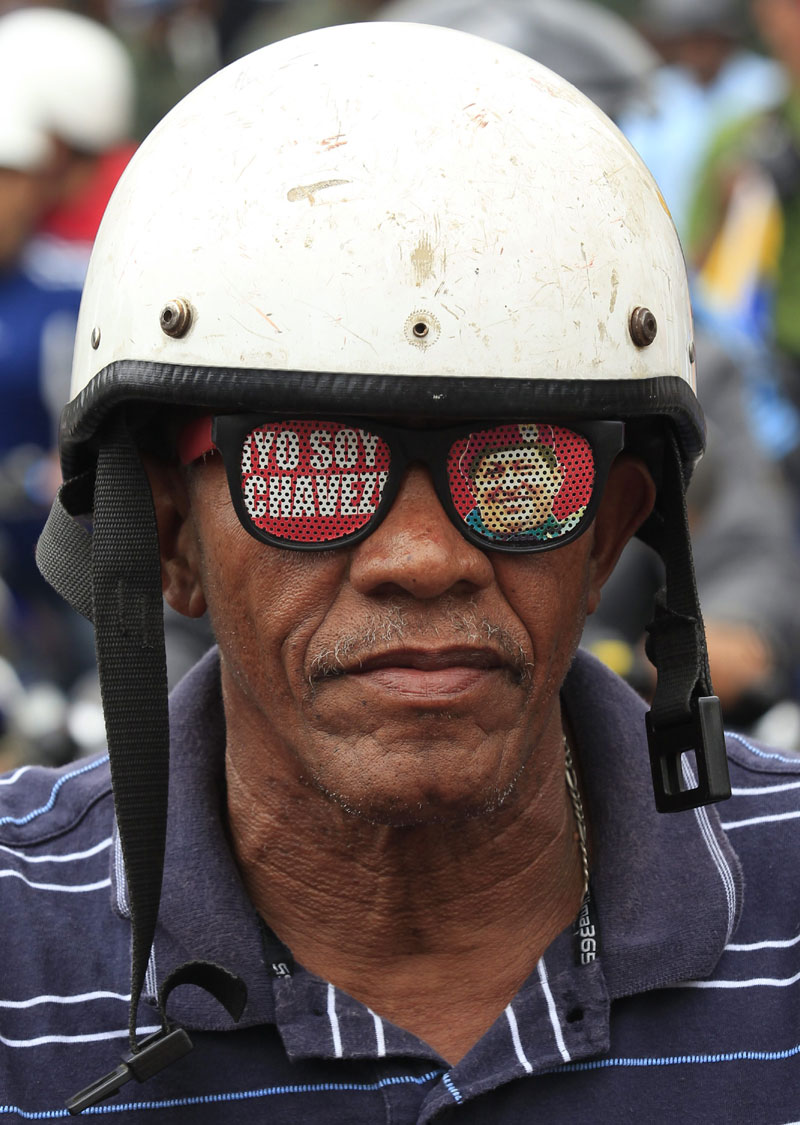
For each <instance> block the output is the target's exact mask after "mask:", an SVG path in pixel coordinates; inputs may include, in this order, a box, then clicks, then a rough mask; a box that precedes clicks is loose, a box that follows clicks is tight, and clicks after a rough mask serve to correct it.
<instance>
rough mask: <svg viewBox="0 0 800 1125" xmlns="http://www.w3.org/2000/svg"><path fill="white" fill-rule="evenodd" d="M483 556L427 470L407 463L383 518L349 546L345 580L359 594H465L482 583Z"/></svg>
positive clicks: (488, 568)
mask: <svg viewBox="0 0 800 1125" xmlns="http://www.w3.org/2000/svg"><path fill="white" fill-rule="evenodd" d="M493 578H494V570H493V567H492V564H491V562H490V560H489V558H488V556H487V555H486V554H485V553H484V552H483V551H481V550H480V549H479V548H478V547H476V546H474V545H473V544H472V543H470V542H468V541H467V540H466V539H465V538H464V536H463V535H461V533H460V532H459V531H458V529H457V528H455V527H454V526H453V524H452V522H451V521H450V518H449V516H448V515H447V513H446V512H445V510H444V508H443V507H442V505H441V504H440V502H439V498H438V496H437V495H436V490H435V489H434V487H433V482H432V481H431V478H430V474H429V473H428V470H427V469H425V468H423V467H422V466H420V465H414V466H412V467H411V468H410V469H409V470H408V472H407V473H406V475H405V477H404V478H403V481H402V483H401V485H400V489H399V491H398V493H397V496H396V497H395V499H394V503H393V504H392V507H391V509H390V511H389V514H388V515H387V516H386V518H385V519H384V520H383V522H382V523H381V524H380V525H379V526H378V527H377V528H376V529H375V531H373V533H372V534H371V535H369V536H367V538H366V539H363V540H362V541H361V542H360V543H359V544H358V545H357V546H356V547H355V548H354V550H353V556H352V560H351V563H350V582H351V583H352V585H353V586H354V587H355V588H356V589H357V590H359V591H360V592H361V593H365V594H373V595H374V594H392V593H397V592H398V591H403V592H405V593H409V594H412V595H413V596H414V597H416V598H423V599H425V598H436V597H439V596H440V595H441V594H445V593H456V594H463V595H467V596H469V595H470V594H473V593H476V592H477V591H478V590H480V589H482V588H484V587H486V586H488V585H489V584H490V583H491V582H492V581H493Z"/></svg>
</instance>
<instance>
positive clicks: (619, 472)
mask: <svg viewBox="0 0 800 1125" xmlns="http://www.w3.org/2000/svg"><path fill="white" fill-rule="evenodd" d="M655 499H656V486H655V484H654V483H653V478H652V477H651V476H650V471H649V469H648V468H647V466H646V465H645V463H644V461H642V459H641V458H640V457H636V456H634V455H633V454H631V453H621V454H620V455H619V456H618V457H617V459H616V460H615V461H614V464H613V465H612V466H611V470H610V472H609V474H608V480H607V481H606V486H605V489H604V491H603V496H602V499H601V501H600V505H599V507H598V509H597V515H596V516H595V520H594V538H593V545H592V554H591V559H590V573H589V598H588V604H587V612H588V613H594V611H595V610H596V609H597V607H598V605H599V604H600V591H601V590H602V588H603V586H604V585H605V583H606V581H607V579H608V577H609V575H610V574H611V572H612V570H613V569H614V567H615V566H616V565H617V559H618V558H619V556H620V554H621V553H622V548H623V547H624V546H625V544H626V543H627V542H628V540H629V539H630V538H631V536H632V535H633V534H634V532H635V531H636V529H637V528H638V527H639V526H640V525H641V524H642V523H644V521H645V520H646V519H647V517H648V516H649V515H650V512H651V511H652V510H653V505H654V504H655Z"/></svg>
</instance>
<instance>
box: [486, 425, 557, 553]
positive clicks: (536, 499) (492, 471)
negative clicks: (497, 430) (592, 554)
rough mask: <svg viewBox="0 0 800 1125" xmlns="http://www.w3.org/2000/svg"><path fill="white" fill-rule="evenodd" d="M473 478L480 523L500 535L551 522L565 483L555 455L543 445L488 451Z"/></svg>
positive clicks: (511, 533) (538, 526)
mask: <svg viewBox="0 0 800 1125" xmlns="http://www.w3.org/2000/svg"><path fill="white" fill-rule="evenodd" d="M470 475H471V476H472V481H473V486H474V489H475V499H476V501H477V508H478V514H479V516H480V519H481V522H482V523H483V525H484V526H485V527H486V528H488V529H489V531H491V532H494V533H495V534H497V535H519V534H520V533H524V532H526V531H534V530H536V529H539V528H542V527H543V526H544V525H545V524H546V523H547V521H548V520H552V519H553V501H554V500H555V498H556V496H557V495H558V492H559V490H560V489H561V485H562V483H563V480H564V471H563V469H562V468H561V466H560V464H559V463H558V458H557V457H556V455H555V453H554V452H553V450H552V449H549V448H548V447H547V446H544V445H540V444H535V445H529V446H526V445H520V446H516V447H513V448H511V449H496V450H489V451H487V452H486V453H484V454H483V455H481V456H480V457H478V458H476V460H475V461H474V462H473V465H472V469H471V474H470Z"/></svg>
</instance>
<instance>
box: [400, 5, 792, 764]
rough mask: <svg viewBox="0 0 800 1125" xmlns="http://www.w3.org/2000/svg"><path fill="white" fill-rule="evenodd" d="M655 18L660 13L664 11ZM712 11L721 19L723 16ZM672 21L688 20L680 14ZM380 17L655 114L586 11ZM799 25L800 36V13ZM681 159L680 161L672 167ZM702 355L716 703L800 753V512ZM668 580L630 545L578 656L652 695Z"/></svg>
mask: <svg viewBox="0 0 800 1125" xmlns="http://www.w3.org/2000/svg"><path fill="white" fill-rule="evenodd" d="M776 2H777V0H776ZM649 7H650V10H651V12H652V13H653V14H655V12H656V10H657V9H659V8H660V9H664V10H665V11H666V8H667V5H665V4H664V3H661V4H660V5H659V4H658V3H656V2H654V3H652V4H651V5H650V6H649ZM711 7H713V8H714V10H715V12H716V14H717V16H718V17H720V16H721V8H720V7H718V6H715V5H714V4H712V5H711ZM672 8H673V9H674V13H675V15H676V17H677V16H678V15H680V14H681V13H683V18H684V19H685V20H688V19H689V16H690V14H691V12H690V9H689V8H688V7H687V8H686V10H685V11H684V5H683V4H682V3H676V4H674V5H672ZM726 10H728V11H732V8H730V6H728V8H726ZM708 11H709V9H708V6H703V12H704V13H705V12H708ZM379 18H381V19H383V18H386V19H402V20H411V21H416V22H421V23H425V22H431V23H439V24H444V25H446V26H450V27H455V28H457V29H459V30H462V31H470V32H473V33H475V34H480V35H483V36H485V37H487V38H491V39H494V40H495V41H497V42H500V43H502V44H503V45H504V46H510V47H513V48H514V49H516V50H520V51H523V52H524V53H525V54H527V55H530V56H531V57H532V58H534V59H536V60H537V61H538V62H542V63H544V65H545V66H549V67H550V68H551V69H553V70H555V71H556V72H557V73H560V74H561V75H562V76H563V77H565V78H566V79H567V80H568V81H570V82H572V83H573V84H574V85H575V86H577V87H578V89H580V90H581V91H582V92H583V93H585V94H586V95H587V96H589V97H591V98H592V100H593V101H595V102H596V103H597V104H599V105H600V107H601V108H602V109H603V110H605V112H606V113H608V114H609V116H611V117H612V118H615V119H618V120H619V119H621V120H623V121H624V120H625V116H626V113H627V112H628V111H629V110H630V109H631V107H633V106H636V105H642V104H646V103H647V102H648V100H649V99H650V97H651V92H652V89H653V86H652V83H653V82H654V81H656V82H657V81H658V78H659V76H660V75H661V73H662V70H661V63H660V60H659V58H658V56H657V55H656V54H655V52H654V51H653V49H652V47H651V46H650V45H649V44H648V43H646V42H645V41H644V39H643V38H642V37H641V36H640V35H639V34H638V33H637V32H636V31H635V29H634V28H633V27H632V26H630V25H629V24H628V23H627V22H626V21H624V20H622V19H621V18H620V17H618V16H615V15H614V14H613V13H611V12H609V11H608V10H606V9H604V8H602V7H600V6H599V5H597V4H593V3H587V2H585V0H524V2H521V0H505V2H501V3H496V4H492V5H491V7H489V6H488V5H486V4H484V3H482V2H480V0H394V2H390V3H388V4H385V5H384V6H383V7H382V9H381V11H380V13H379ZM797 19H798V24H799V25H800V9H798V15H797ZM702 22H703V17H702V16H701V15H700V14H699V13H698V24H701V23H702ZM731 65H732V63H731ZM680 159H681V156H680V154H678V153H676V152H675V151H672V153H671V160H672V161H673V162H679V161H680ZM697 350H698V394H699V397H700V400H701V402H702V404H703V408H704V410H705V412H706V416H707V420H708V425H709V436H708V450H707V453H706V457H705V458H704V463H703V467H702V469H701V470H700V471H699V472H698V474H697V477H696V479H695V480H693V482H692V485H691V487H690V489H689V492H688V501H689V507H690V514H691V518H692V520H693V526H692V534H693V541H694V544H695V548H694V549H695V566H696V576H697V584H698V589H699V592H700V599H701V604H702V606H703V610H704V617H705V621H706V629H707V635H708V649H709V659H710V663H711V670H712V677H713V680H714V684H715V690H716V691H717V692H718V694H719V696H720V699H721V701H722V705H723V711H724V714H725V718H726V721H727V722H729V723H731V724H734V725H737V726H740V727H748V728H749V727H750V726H751V725H752V724H753V723H755V722H756V721H757V720H759V719H760V718H761V717H762V716H763V715H765V714H767V713H771V712H772V710H773V708H774V707H775V706H776V705H780V704H782V703H784V702H785V701H787V700H788V701H789V709H788V712H787V713H786V720H785V722H783V723H782V724H781V725H780V726H779V727H778V726H772V727H771V728H770V737H771V739H772V740H776V741H778V742H779V743H780V744H781V745H784V746H786V747H787V748H791V749H795V748H797V749H800V720H799V719H798V715H799V713H798V710H797V707H796V705H795V703H794V700H795V697H796V695H797V680H798V669H799V668H800V599H798V597H797V590H798V589H800V548H799V547H798V535H797V512H796V509H795V506H794V504H793V498H792V496H791V493H790V490H789V488H788V487H787V484H786V481H785V480H784V479H783V476H782V474H781V472H780V471H779V470H778V468H777V467H776V464H775V460H774V459H772V458H770V457H768V456H766V455H765V453H764V452H763V450H762V449H761V447H760V445H759V443H758V441H757V440H756V432H755V431H756V427H755V425H754V422H753V417H752V415H753V406H752V401H753V398H752V396H751V395H749V394H747V393H746V373H745V372H744V371H743V370H742V369H741V368H740V367H739V366H738V365H737V363H736V362H735V360H734V358H733V356H732V354H731V351H730V350H728V349H726V348H725V347H723V346H722V345H721V343H720V342H719V341H718V340H717V338H716V337H715V335H714V334H713V333H712V332H711V331H709V330H708V329H705V330H703V329H699V330H698V335H697ZM756 528H757V529H758V533H757V534H755V529H756ZM663 581H664V577H663V568H662V566H661V563H660V560H659V559H658V558H657V557H656V556H655V554H654V553H653V552H652V551H651V550H650V549H649V548H648V547H646V546H645V545H644V544H642V543H638V542H637V543H635V544H631V545H629V546H628V547H627V548H626V549H625V552H624V553H623V556H622V559H621V561H620V563H619V565H618V566H617V569H616V571H615V572H614V574H613V575H612V576H611V579H610V581H609V583H608V584H607V586H606V589H605V591H604V595H603V601H602V602H601V605H600V608H599V609H598V611H597V612H596V613H595V615H594V616H593V617H592V618H591V619H590V621H589V624H588V627H587V631H586V633H585V635H584V641H583V643H584V646H585V647H587V648H590V649H591V650H592V651H594V652H595V654H596V655H598V656H600V657H601V658H602V659H604V660H605V661H606V662H607V663H608V664H609V665H610V666H611V667H613V668H614V670H615V671H617V672H618V673H620V674H622V675H624V676H626V677H627V678H628V679H629V680H630V682H631V683H633V684H634V686H636V687H637V689H638V690H640V691H641V692H642V693H643V694H644V695H648V694H649V692H650V691H651V690H652V668H651V666H650V664H649V663H648V662H647V661H646V659H645V654H644V641H645V632H644V630H645V625H646V623H647V621H648V620H649V617H648V613H649V608H650V606H651V605H652V598H653V593H654V591H655V590H657V589H658V588H659V587H660V586H661V585H662V584H663Z"/></svg>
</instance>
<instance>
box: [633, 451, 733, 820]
mask: <svg viewBox="0 0 800 1125" xmlns="http://www.w3.org/2000/svg"><path fill="white" fill-rule="evenodd" d="M664 453H665V456H664V473H663V482H662V487H661V489H660V495H659V506H658V510H657V512H656V513H655V514H654V517H653V518H651V519H650V520H648V521H647V524H646V525H645V526H644V527H643V528H642V529H641V531H640V535H641V537H642V539H643V540H644V541H645V542H646V543H648V544H649V545H650V546H651V547H654V548H655V549H656V550H657V551H658V553H659V554H660V555H661V558H662V559H663V561H664V569H665V571H666V587H665V589H664V591H662V593H661V594H660V595H659V597H658V599H657V601H656V613H655V618H654V619H653V621H652V622H651V623H650V625H648V626H647V631H648V638H647V646H646V648H647V655H648V657H649V658H650V660H651V661H652V663H653V665H654V666H655V668H656V671H657V673H658V679H657V684H656V690H655V694H654V696H653V704H652V708H651V710H650V713H649V714H648V715H647V741H648V746H649V750H650V765H651V770H652V775H653V789H654V792H655V799H656V808H657V809H658V810H659V811H660V812H681V811H683V810H685V809H691V808H697V806H699V805H706V804H709V803H711V802H712V801H722V800H725V799H726V798H728V797H730V795H731V788H730V780H729V777H728V762H727V757H726V753H725V734H724V731H723V727H722V712H721V710H720V706H719V700H718V699H717V698H716V696H714V695H712V694H711V690H712V689H711V675H710V672H709V667H708V651H707V648H706V636H705V630H704V628H703V618H702V616H701V613H700V602H699V599H698V596H697V583H696V581H695V576H694V565H693V562H692V548H691V540H690V537H689V517H688V515H687V511H686V494H685V483H684V481H685V478H684V473H683V465H682V459H681V455H680V449H679V447H678V442H677V440H676V437H675V434H674V433H673V431H672V430H671V429H668V431H667V434H666V441H665V450H664ZM690 752H691V753H692V754H693V755H694V767H696V770H697V779H696V782H697V783H696V784H691V785H690V784H688V782H687V779H688V778H689V777H691V775H692V773H693V772H694V767H693V766H692V763H691V761H690V760H689V759H688V758H686V757H685V756H686V755H687V754H689V753H690ZM687 766H688V767H689V768H688V769H686V768H685V767H687Z"/></svg>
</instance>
